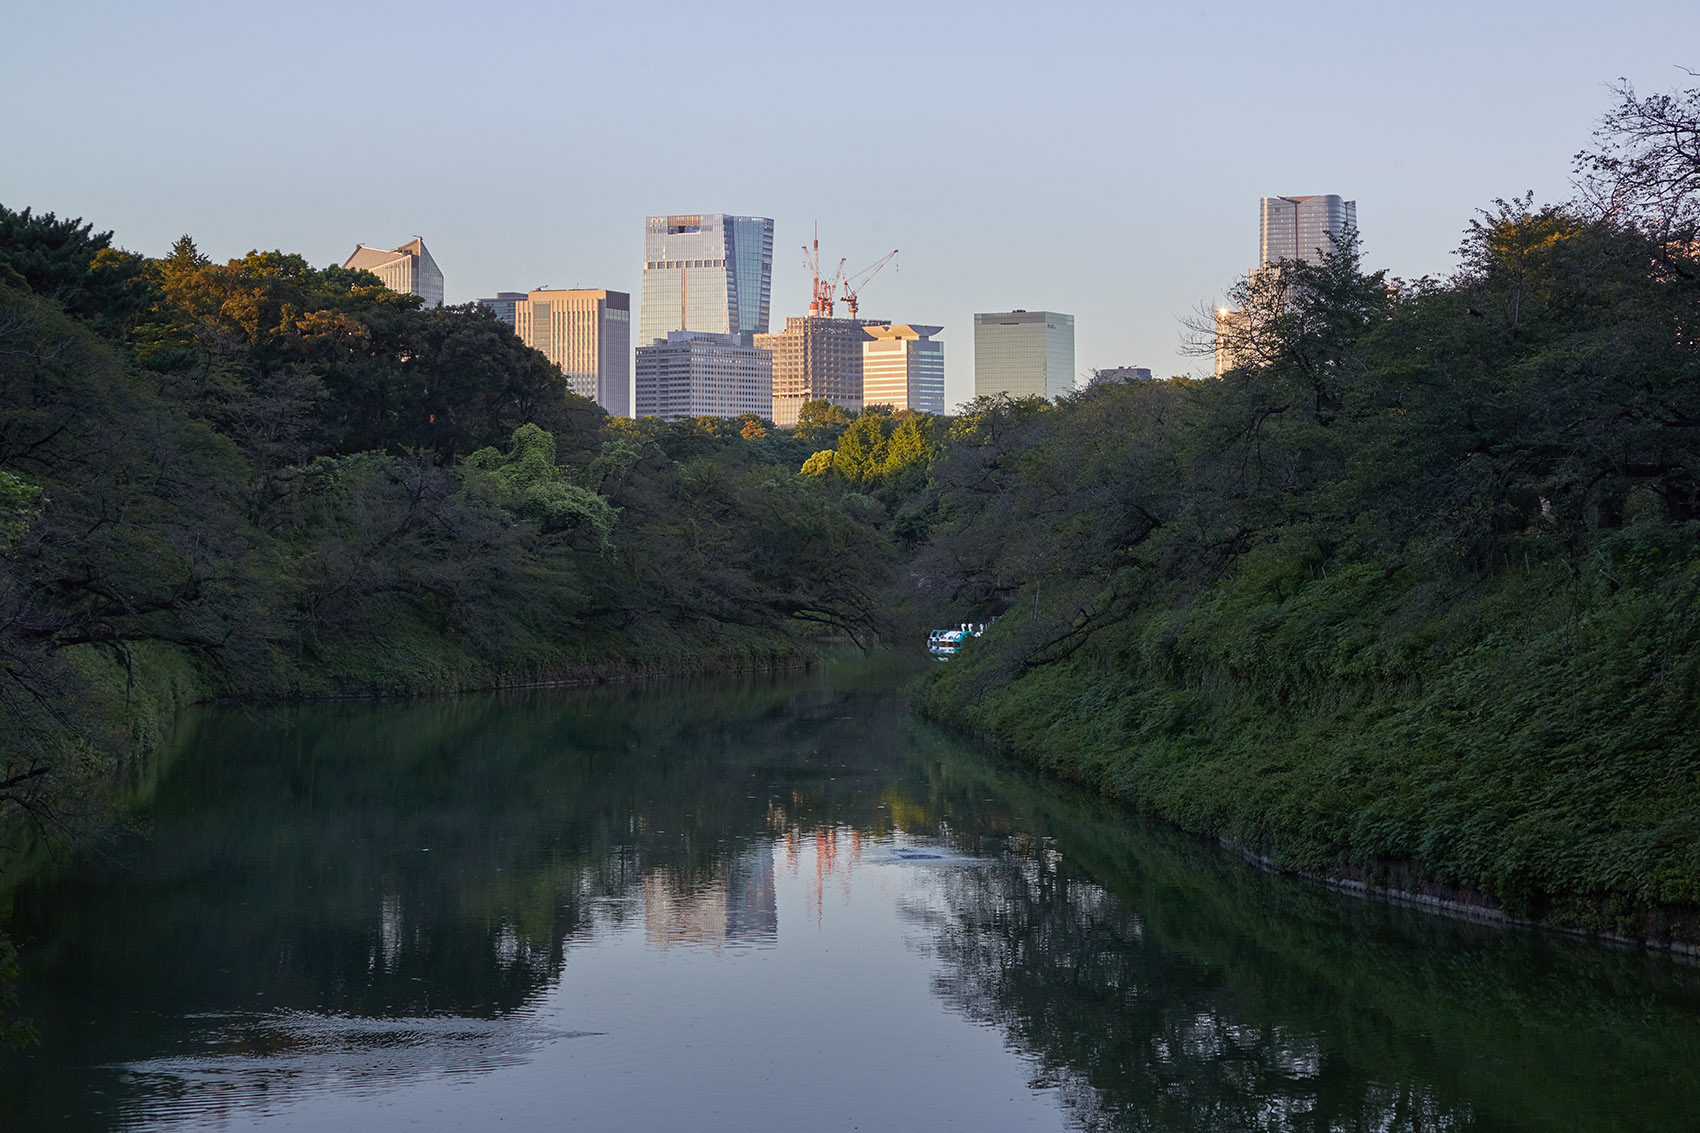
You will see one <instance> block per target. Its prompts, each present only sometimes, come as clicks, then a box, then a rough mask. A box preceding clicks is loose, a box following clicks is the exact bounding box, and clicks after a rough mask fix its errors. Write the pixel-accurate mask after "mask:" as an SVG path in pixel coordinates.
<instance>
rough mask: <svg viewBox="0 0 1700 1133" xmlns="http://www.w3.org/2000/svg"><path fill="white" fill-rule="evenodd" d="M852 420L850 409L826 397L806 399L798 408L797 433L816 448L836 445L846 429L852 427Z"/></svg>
mask: <svg viewBox="0 0 1700 1133" xmlns="http://www.w3.org/2000/svg"><path fill="white" fill-rule="evenodd" d="M851 421H852V418H851V416H850V414H849V412H848V411H846V410H845V409H844V408H843V407H842V406H838V405H834V404H833V403H832V402H830V401H827V400H826V399H825V398H821V399H819V400H816V401H805V402H803V404H802V406H801V407H800V408H799V409H798V410H797V429H796V433H797V436H798V438H799V439H801V440H804V441H807V442H808V443H809V444H811V445H814V446H815V447H816V448H821V447H823V446H826V445H835V444H837V443H838V438H839V437H840V436H842V435H843V434H844V430H846V429H848V428H849V427H850V424H851Z"/></svg>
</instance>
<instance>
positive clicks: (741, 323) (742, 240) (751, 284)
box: [638, 212, 773, 346]
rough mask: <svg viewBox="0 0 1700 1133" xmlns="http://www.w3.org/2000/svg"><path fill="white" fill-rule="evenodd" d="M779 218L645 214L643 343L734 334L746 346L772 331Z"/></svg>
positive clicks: (641, 333)
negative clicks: (683, 333) (685, 334)
mask: <svg viewBox="0 0 1700 1133" xmlns="http://www.w3.org/2000/svg"><path fill="white" fill-rule="evenodd" d="M772 282H773V221H772V220H771V219H769V218H768V217H762V216H727V215H726V214H724V213H717V212H715V213H694V214H689V215H680V216H651V217H647V218H645V220H644V235H643V293H642V308H641V310H640V311H639V312H638V314H639V320H640V321H639V333H638V345H639V346H647V345H649V344H650V343H652V342H654V341H656V340H657V339H663V338H666V337H667V332H668V331H675V330H701V331H708V332H710V333H712V334H735V335H737V336H739V338H740V339H742V341H743V342H744V344H745V345H748V344H749V342H750V336H751V335H756V334H765V333H766V331H767V320H768V308H769V300H770V292H771V290H772Z"/></svg>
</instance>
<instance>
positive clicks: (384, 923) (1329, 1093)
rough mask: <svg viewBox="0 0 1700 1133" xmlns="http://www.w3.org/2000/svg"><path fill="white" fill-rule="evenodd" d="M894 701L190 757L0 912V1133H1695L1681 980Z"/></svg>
mask: <svg viewBox="0 0 1700 1133" xmlns="http://www.w3.org/2000/svg"><path fill="white" fill-rule="evenodd" d="M895 683H896V677H895V676H894V675H893V674H890V673H881V672H871V673H856V672H847V671H842V670H841V671H836V672H834V673H831V674H828V675H827V676H824V677H822V676H818V675H817V676H811V677H782V678H773V679H762V680H750V681H745V682H741V683H735V684H729V685H727V684H721V685H682V684H680V685H668V686H664V687H661V688H652V689H616V690H597V691H591V692H578V693H538V694H526V695H511V696H490V697H467V698H461V699H458V700H445V701H432V702H424V703H415V704H392V705H342V706H319V707H314V708H309V709H286V710H278V711H271V712H263V713H238V712H227V711H219V712H208V713H204V714H202V715H200V716H199V717H197V718H196V719H195V721H194V723H193V725H192V727H191V728H190V729H189V730H188V732H187V733H186V735H185V737H184V741H183V743H182V745H181V746H180V748H179V750H178V751H177V754H176V755H175V757H174V762H172V763H171V764H170V765H169V766H168V767H167V768H166V770H165V771H164V772H163V773H162V774H161V775H160V777H159V779H158V781H157V783H156V785H155V787H154V790H153V793H152V795H151V797H150V799H149V801H148V805H147V807H146V810H145V819H146V822H147V825H148V836H147V837H146V838H145V839H143V840H139V841H138V842H137V843H136V844H135V845H134V846H132V847H130V848H129V850H128V852H127V854H126V856H124V857H123V858H122V860H117V861H112V860H100V861H94V862H90V863H86V864H85V865H82V866H80V867H79V868H78V869H77V870H75V871H74V872H72V873H71V874H69V875H68V876H66V877H64V878H61V879H60V880H59V881H57V882H56V883H53V884H46V883H37V884H34V885H30V886H26V887H24V888H22V889H20V890H19V891H18V893H17V895H16V898H15V901H14V910H13V931H14V934H15V935H16V936H18V937H19V938H20V939H21V940H22V941H23V943H24V944H25V946H26V956H27V958H28V960H29V962H30V963H31V965H32V966H31V969H30V972H31V975H32V978H33V980H34V982H33V983H32V984H31V986H30V987H29V988H28V989H27V992H28V1000H29V1001H28V1004H27V1006H28V1009H29V1010H30V1011H32V1012H33V1013H34V1014H35V1016H36V1017H37V1019H38V1021H39V1022H40V1023H41V1024H42V1026H43V1029H44V1030H45V1032H46V1034H47V1039H48V1042H47V1045H45V1046H44V1047H43V1048H42V1049H41V1050H40V1051H38V1052H36V1053H34V1054H32V1055H30V1056H28V1057H25V1058H9V1059H7V1060H3V1061H0V1097H4V1098H5V1099H6V1111H7V1114H8V1115H9V1116H8V1124H7V1128H11V1127H12V1125H11V1123H10V1122H11V1120H12V1117H14V1116H15V1118H16V1119H17V1121H18V1122H20V1124H19V1125H18V1127H20V1128H36V1127H51V1128H90V1129H106V1128H118V1127H126V1126H131V1125H145V1126H148V1127H165V1126H170V1125H178V1126H182V1127H202V1126H215V1127H216V1126H219V1125H221V1124H226V1125H229V1124H244V1123H254V1124H263V1123H266V1122H268V1121H276V1122H279V1123H280V1124H286V1123H288V1122H295V1123H296V1124H303V1125H305V1124H313V1123H315V1122H317V1123H318V1124H320V1125H326V1124H329V1125H332V1126H334V1125H336V1124H338V1122H339V1121H344V1120H345V1119H350V1118H349V1117H348V1114H347V1113H342V1114H340V1115H339V1111H337V1110H336V1109H335V1105H336V1104H337V1102H338V1099H343V1098H347V1099H351V1100H357V1099H358V1098H359V1097H362V1096H368V1095H372V1094H374V1093H382V1094H384V1095H385V1098H386V1102H385V1104H386V1106H388V1107H390V1109H391V1110H393V1112H394V1113H395V1114H396V1117H395V1121H396V1126H395V1127H403V1126H405V1125H407V1124H417V1123H421V1122H423V1123H424V1124H426V1125H433V1123H434V1124H435V1127H442V1128H450V1127H455V1125H456V1122H457V1120H459V1118H456V1117H455V1116H454V1115H455V1114H456V1113H457V1111H456V1109H455V1106H456V1105H460V1106H462V1107H465V1108H464V1109H463V1110H462V1111H459V1112H460V1116H461V1117H462V1118H465V1117H467V1116H468V1115H469V1114H470V1115H476V1116H478V1118H479V1119H480V1120H482V1119H484V1118H485V1117H487V1116H488V1115H489V1114H490V1113H493V1112H496V1113H500V1114H502V1115H503V1116H504V1117H507V1118H511V1119H512V1120H511V1124H514V1125H516V1126H517V1127H520V1128H526V1127H531V1126H533V1125H535V1126H536V1127H540V1128H541V1127H553V1124H551V1122H550V1115H555V1116H556V1117H558V1115H559V1112H560V1110H561V1106H562V1105H563V1104H564V1100H570V1102H571V1105H572V1109H573V1112H574V1113H575V1114H576V1115H577V1120H578V1124H579V1125H580V1126H582V1127H585V1128H615V1127H630V1128H641V1127H645V1123H646V1122H647V1123H648V1125H649V1126H650V1127H661V1126H665V1125H677V1124H687V1125H690V1126H692V1127H697V1128H716V1127H720V1128H737V1127H741V1126H744V1125H749V1124H755V1123H761V1124H778V1125H780V1126H784V1125H786V1124H787V1121H786V1120H785V1118H786V1115H790V1118H791V1119H792V1121H793V1122H794V1123H801V1122H804V1121H813V1122H814V1123H817V1124H818V1123H821V1122H822V1121H827V1122H829V1123H830V1122H838V1121H845V1122H848V1121H849V1120H850V1119H851V1117H853V1116H856V1115H857V1114H861V1117H860V1118H859V1119H861V1120H864V1121H866V1122H868V1123H869V1124H881V1125H888V1126H889V1125H891V1124H915V1123H920V1124H925V1123H927V1122H928V1121H932V1122H933V1123H942V1122H944V1121H946V1120H950V1121H957V1122H958V1123H961V1124H971V1125H972V1124H978V1125H979V1126H980V1127H986V1128H1002V1127H1014V1126H1016V1125H1018V1124H1020V1123H1023V1122H1025V1123H1029V1124H1033V1125H1036V1126H1038V1127H1047V1126H1049V1127H1055V1126H1056V1125H1058V1124H1060V1123H1064V1122H1066V1123H1068V1124H1071V1125H1074V1126H1076V1127H1080V1128H1087V1129H1271V1128H1275V1129H1279V1128H1304V1129H1386V1130H1429V1129H1451V1128H1470V1129H1483V1128H1512V1127H1515V1128H1598V1129H1614V1128H1624V1129H1629V1128H1659V1127H1668V1128H1681V1127H1684V1125H1685V1122H1686V1116H1687V1115H1688V1114H1691V1113H1694V1112H1700V1085H1697V1084H1696V1081H1695V1079H1694V1076H1693V1075H1692V1073H1691V1067H1692V1066H1694V1065H1697V1064H1700V975H1697V973H1696V972H1695V971H1694V970H1693V969H1692V968H1687V967H1683V966H1679V965H1676V964H1672V963H1670V962H1669V961H1667V960H1663V959H1657V958H1646V957H1640V956H1634V955H1624V954H1613V953H1609V952H1605V951H1602V950H1599V949H1597V948H1592V947H1588V946H1573V945H1571V944H1569V943H1567V942H1563V941H1555V940H1550V939H1546V938H1541V937H1535V936H1530V935H1528V934H1523V933H1514V932H1505V931H1501V930H1496V929H1490V928H1484V927H1480V926H1470V925H1458V924H1453V923H1449V922H1443V921H1437V920H1433V919H1430V918H1427V917H1425V916H1424V915H1422V914H1418V913H1414V912H1408V911H1401V910H1396V909H1388V908H1385V907H1380V906H1373V905H1365V904H1359V903H1356V902H1353V901H1352V900H1350V899H1346V898H1341V897H1338V896H1335V895H1333V894H1329V893H1325V892H1320V891H1317V890H1315V889H1312V888H1309V887H1306V886H1303V885H1298V884H1294V883H1290V882H1287V881H1285V880H1283V879H1279V878H1272V877H1268V876H1265V875H1262V874H1260V873H1257V872H1255V871H1251V870H1248V869H1246V868H1245V867H1244V866H1242V865H1241V864H1240V863H1238V862H1235V861H1232V860H1229V859H1226V858H1224V857H1223V856H1221V855H1220V854H1218V853H1216V852H1215V851H1213V850H1211V849H1209V848H1207V847H1201V846H1199V845H1197V844H1196V843H1193V842H1192V841H1190V840H1188V839H1185V838H1181V837H1178V836H1175V835H1172V834H1169V833H1165V832H1163V831H1152V830H1148V829H1144V828H1142V827H1141V826H1140V825H1139V824H1138V823H1136V822H1132V821H1130V820H1129V819H1128V818H1127V816H1126V815H1125V814H1122V813H1120V812H1115V811H1111V810H1109V809H1107V808H1105V807H1102V806H1101V805H1099V804H1097V803H1096V802H1095V801H1093V800H1090V799H1084V798H1081V797H1079V796H1077V795H1075V794H1073V793H1071V792H1068V791H1066V790H1062V789H1059V788H1057V787H1055V786H1053V785H1049V784H1046V783H1043V782H1041V781H1038V780H1036V779H1034V778H1032V777H1030V776H1027V775H1024V774H1022V773H1021V772H1018V771H1016V770H1014V769H1012V768H1010V767H1008V766H1006V765H1003V764H1001V763H999V762H997V761H995V760H990V759H987V758H985V757H984V756H982V755H979V754H977V753H975V752H974V750H973V749H972V748H969V747H967V746H965V745H963V744H961V743H959V742H957V741H955V740H952V739H950V738H948V737H945V736H942V735H940V734H939V733H938V732H936V731H934V730H931V729H929V728H926V727H924V726H921V725H919V724H917V723H915V722H914V721H912V720H908V719H907V718H905V716H904V715H903V713H902V711H901V706H900V704H899V703H898V702H897V701H896V700H895V699H894V698H893V688H894V686H895ZM911 987H914V988H916V989H917V990H916V991H915V992H913V993H911V992H910V991H909V990H908V989H909V988H911ZM928 989H930V993H931V994H930V998H929V995H928ZM941 1008H943V1010H941ZM952 1020H954V1021H952ZM952 1028H954V1029H952ZM986 1039H990V1040H993V1041H990V1042H989V1043H987V1042H985V1041H984V1040H986ZM445 1082H446V1083H451V1084H453V1083H460V1085H459V1086H457V1087H455V1089H456V1090H459V1091H460V1093H455V1092H453V1091H451V1092H450V1093H449V1094H443V1093H440V1092H439V1093H435V1094H431V1095H430V1098H431V1100H430V1105H431V1106H433V1107H435V1108H417V1109H410V1108H409V1105H410V1104H414V1099H415V1097H416V1096H417V1098H419V1099H423V1098H425V1097H426V1094H427V1091H428V1090H433V1089H436V1088H437V1087H438V1086H440V1085H441V1084H443V1083H445ZM408 1083H414V1084H416V1085H417V1086H419V1087H420V1089H418V1090H413V1091H410V1092H406V1093H402V1094H399V1095H398V1094H397V1093H396V1091H397V1089H398V1087H399V1086H405V1085H407V1084H408ZM481 1083H500V1091H499V1093H498V1094H495V1095H491V1096H488V1097H487V1096H485V1095H482V1094H480V1093H479V1092H478V1091H479V1090H481V1089H485V1088H486V1087H485V1086H483V1085H480V1084H481ZM490 1088H494V1087H490ZM462 1094H464V1095H465V1096H464V1097H462ZM456 1098H461V1100H459V1101H456V1100H455V1099H456ZM705 1099H712V1100H713V1104H709V1102H708V1101H705ZM425 1104H426V1103H425V1101H423V1100H419V1101H418V1102H417V1105H418V1106H420V1107H424V1106H425ZM528 1105H529V1106H532V1107H534V1108H532V1109H529V1110H528V1109H526V1108H525V1107H526V1106H528ZM864 1111H865V1112H864ZM899 1112H900V1113H901V1119H900V1118H898V1117H896V1116H894V1114H896V1113H899ZM445 1114H446V1115H448V1116H446V1117H445V1116H443V1115H445ZM433 1115H435V1116H433ZM847 1115H849V1116H847ZM350 1120H351V1119H350ZM360 1123H361V1124H365V1125H368V1126H369V1127H381V1126H379V1125H374V1124H373V1123H372V1120H371V1118H370V1116H369V1115H364V1116H362V1117H361V1119H360ZM554 1124H558V1121H557V1122H555V1123H554Z"/></svg>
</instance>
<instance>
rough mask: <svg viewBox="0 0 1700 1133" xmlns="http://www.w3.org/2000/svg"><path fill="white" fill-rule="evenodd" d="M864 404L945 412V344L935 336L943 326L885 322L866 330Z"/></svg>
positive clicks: (863, 381) (863, 380)
mask: <svg viewBox="0 0 1700 1133" xmlns="http://www.w3.org/2000/svg"><path fill="white" fill-rule="evenodd" d="M863 329H865V330H866V331H867V333H868V335H869V337H868V339H867V341H865V342H863V343H862V404H864V405H889V406H891V408H892V409H893V410H903V409H918V410H920V411H921V412H922V413H943V412H944V343H942V342H937V341H935V340H934V339H933V335H935V334H938V333H939V332H940V331H941V330H943V329H944V328H943V327H933V326H922V325H920V324H918V323H882V324H876V325H873V326H869V327H865V328H863Z"/></svg>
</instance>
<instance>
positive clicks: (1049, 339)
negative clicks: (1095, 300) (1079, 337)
mask: <svg viewBox="0 0 1700 1133" xmlns="http://www.w3.org/2000/svg"><path fill="white" fill-rule="evenodd" d="M1073 390H1074V316H1073V315H1064V314H1059V313H1058V312H1056V311H1022V310H1015V311H996V312H992V313H989V314H977V315H975V316H974V396H975V397H986V396H990V395H995V394H1000V393H1007V394H1009V395H1010V396H1011V397H1032V396H1038V397H1044V398H1054V397H1060V396H1062V395H1063V394H1065V393H1071V392H1073Z"/></svg>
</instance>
